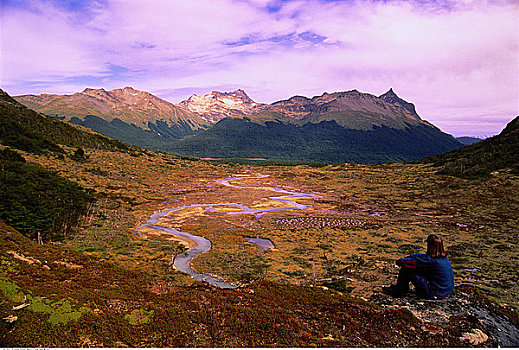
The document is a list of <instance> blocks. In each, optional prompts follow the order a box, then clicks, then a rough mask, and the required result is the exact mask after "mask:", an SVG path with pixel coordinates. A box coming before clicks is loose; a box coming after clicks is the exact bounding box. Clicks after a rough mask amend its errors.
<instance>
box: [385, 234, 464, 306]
mask: <svg viewBox="0 0 519 350" xmlns="http://www.w3.org/2000/svg"><path fill="white" fill-rule="evenodd" d="M396 264H397V265H398V266H400V272H399V273H398V280H397V283H396V285H394V284H393V285H391V286H389V287H382V290H383V291H384V293H386V294H389V295H391V296H392V297H395V298H400V297H403V296H405V295H406V294H407V293H408V292H409V282H411V283H412V284H413V285H414V286H415V289H416V294H418V296H419V297H420V298H424V299H442V298H446V297H448V296H449V294H450V293H451V292H452V290H453V288H454V274H453V272H452V266H451V263H450V261H449V258H448V257H447V253H446V252H445V249H444V248H443V242H442V239H441V238H440V237H439V236H437V235H429V236H428V237H427V253H426V254H413V255H410V256H408V257H406V258H401V259H398V260H397V261H396Z"/></svg>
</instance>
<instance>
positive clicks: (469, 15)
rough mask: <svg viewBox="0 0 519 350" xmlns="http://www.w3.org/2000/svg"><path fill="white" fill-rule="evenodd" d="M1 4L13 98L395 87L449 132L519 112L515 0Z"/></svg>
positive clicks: (4, 79) (4, 71)
mask: <svg viewBox="0 0 519 350" xmlns="http://www.w3.org/2000/svg"><path fill="white" fill-rule="evenodd" d="M30 4H31V5H30V6H28V5H27V6H14V5H12V4H10V3H9V2H4V4H3V5H2V10H1V12H2V13H1V15H2V18H1V19H2V23H1V25H2V39H1V50H2V61H1V66H0V69H1V70H0V73H1V75H0V77H1V81H0V83H1V85H2V87H3V88H5V89H7V90H8V91H9V92H11V93H14V94H19V93H40V92H59V93H63V92H68V93H73V92H75V91H78V90H81V89H83V88H84V87H85V86H86V85H88V86H93V87H105V88H116V87H121V86H126V85H133V86H134V87H135V88H139V89H143V90H148V91H151V92H156V93H158V94H159V95H160V96H161V97H164V98H167V99H169V100H172V102H178V101H179V100H180V99H183V98H186V97H188V95H189V94H190V93H191V92H190V90H189V89H186V88H192V92H197V93H200V92H201V91H203V90H204V89H207V90H206V91H210V90H212V89H214V88H215V87H219V88H221V89H223V90H231V89H235V88H238V87H241V88H244V89H246V91H247V92H249V94H250V95H251V96H252V97H253V98H254V99H256V100H258V101H261V102H271V101H273V100H277V99H282V98H287V97H290V96H292V95H294V94H303V95H316V94H321V93H322V92H324V91H328V92H332V91H339V90H349V89H358V90H361V91H366V92H371V93H374V94H381V93H383V92H385V91H386V90H387V89H388V88H389V87H393V88H394V89H395V91H396V92H397V93H398V94H399V95H401V96H402V97H403V98H405V99H407V100H409V101H411V102H413V103H415V104H416V105H417V109H418V112H419V113H420V115H421V116H422V117H423V118H425V119H427V120H429V121H431V122H432V123H434V124H436V125H438V126H439V127H440V128H442V129H443V130H445V131H447V132H450V133H454V134H456V135H459V134H464V133H468V134H472V135H476V134H482V135H490V134H494V133H496V132H499V131H500V129H502V127H503V126H504V124H505V123H506V121H508V120H510V119H512V118H513V117H514V116H515V115H517V114H519V111H518V109H519V108H518V105H517V103H518V100H519V96H518V91H519V83H518V75H519V73H518V66H519V61H518V60H519V58H518V56H519V46H518V39H519V37H518V34H517V33H519V26H518V24H517V21H516V18H518V14H519V10H518V5H517V4H515V3H514V2H513V1H510V2H509V1H489V2H484V1H430V2H424V1H420V2H418V1H417V2H413V1H398V0H395V1H375V0H373V1H323V0H295V1H279V0H274V1H268V0H248V1H233V0H219V1H210V0H204V1H202V0H197V1H171V0H153V1H152V0H150V1H142V0H128V1H122V0H107V1H91V2H83V3H82V7H81V8H75V6H77V5H74V4H77V3H72V4H71V5H70V6H63V2H62V1H61V2H59V3H58V4H54V3H53V2H52V1H41V2H37V1H33V2H30Z"/></svg>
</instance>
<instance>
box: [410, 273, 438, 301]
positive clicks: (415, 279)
mask: <svg viewBox="0 0 519 350" xmlns="http://www.w3.org/2000/svg"><path fill="white" fill-rule="evenodd" d="M409 279H410V280H411V283H412V284H413V286H414V287H415V289H416V294H417V295H418V296H419V297H420V298H423V299H435V298H434V294H433V293H432V292H431V289H430V288H429V284H428V283H427V280H426V279H425V278H424V277H422V276H420V275H417V274H412V275H409Z"/></svg>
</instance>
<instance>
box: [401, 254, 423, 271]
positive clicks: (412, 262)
mask: <svg viewBox="0 0 519 350" xmlns="http://www.w3.org/2000/svg"><path fill="white" fill-rule="evenodd" d="M423 255H425V254H413V255H409V256H407V257H405V258H400V259H398V260H397V261H396V264H397V266H400V267H406V268H408V269H416V260H417V259H419V258H420V257H421V256H423Z"/></svg>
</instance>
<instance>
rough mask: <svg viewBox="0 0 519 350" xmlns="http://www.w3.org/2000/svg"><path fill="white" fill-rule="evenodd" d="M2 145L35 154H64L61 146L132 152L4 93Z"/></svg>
mask: <svg viewBox="0 0 519 350" xmlns="http://www.w3.org/2000/svg"><path fill="white" fill-rule="evenodd" d="M0 143H1V144H3V145H6V146H11V147H14V148H17V149H20V150H24V151H27V152H31V153H43V152H47V151H51V152H58V153H62V152H63V150H62V149H61V148H60V146H58V144H61V145H66V146H70V147H86V148H97V149H106V150H113V151H123V152H126V151H129V149H130V148H129V147H128V146H127V145H125V144H124V143H122V142H120V141H117V140H112V139H109V138H108V137H105V136H103V135H99V134H96V133H93V132H91V131H90V130H88V129H85V130H80V128H79V127H74V126H72V125H70V124H67V123H64V122H62V121H60V120H58V119H56V118H53V117H49V116H46V115H44V114H40V113H36V112H35V111H33V110H31V109H29V108H27V107H25V106H23V105H22V104H20V103H18V102H17V101H15V100H14V99H13V98H12V97H11V96H9V95H8V94H7V93H6V92H4V91H3V90H1V89H0Z"/></svg>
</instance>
